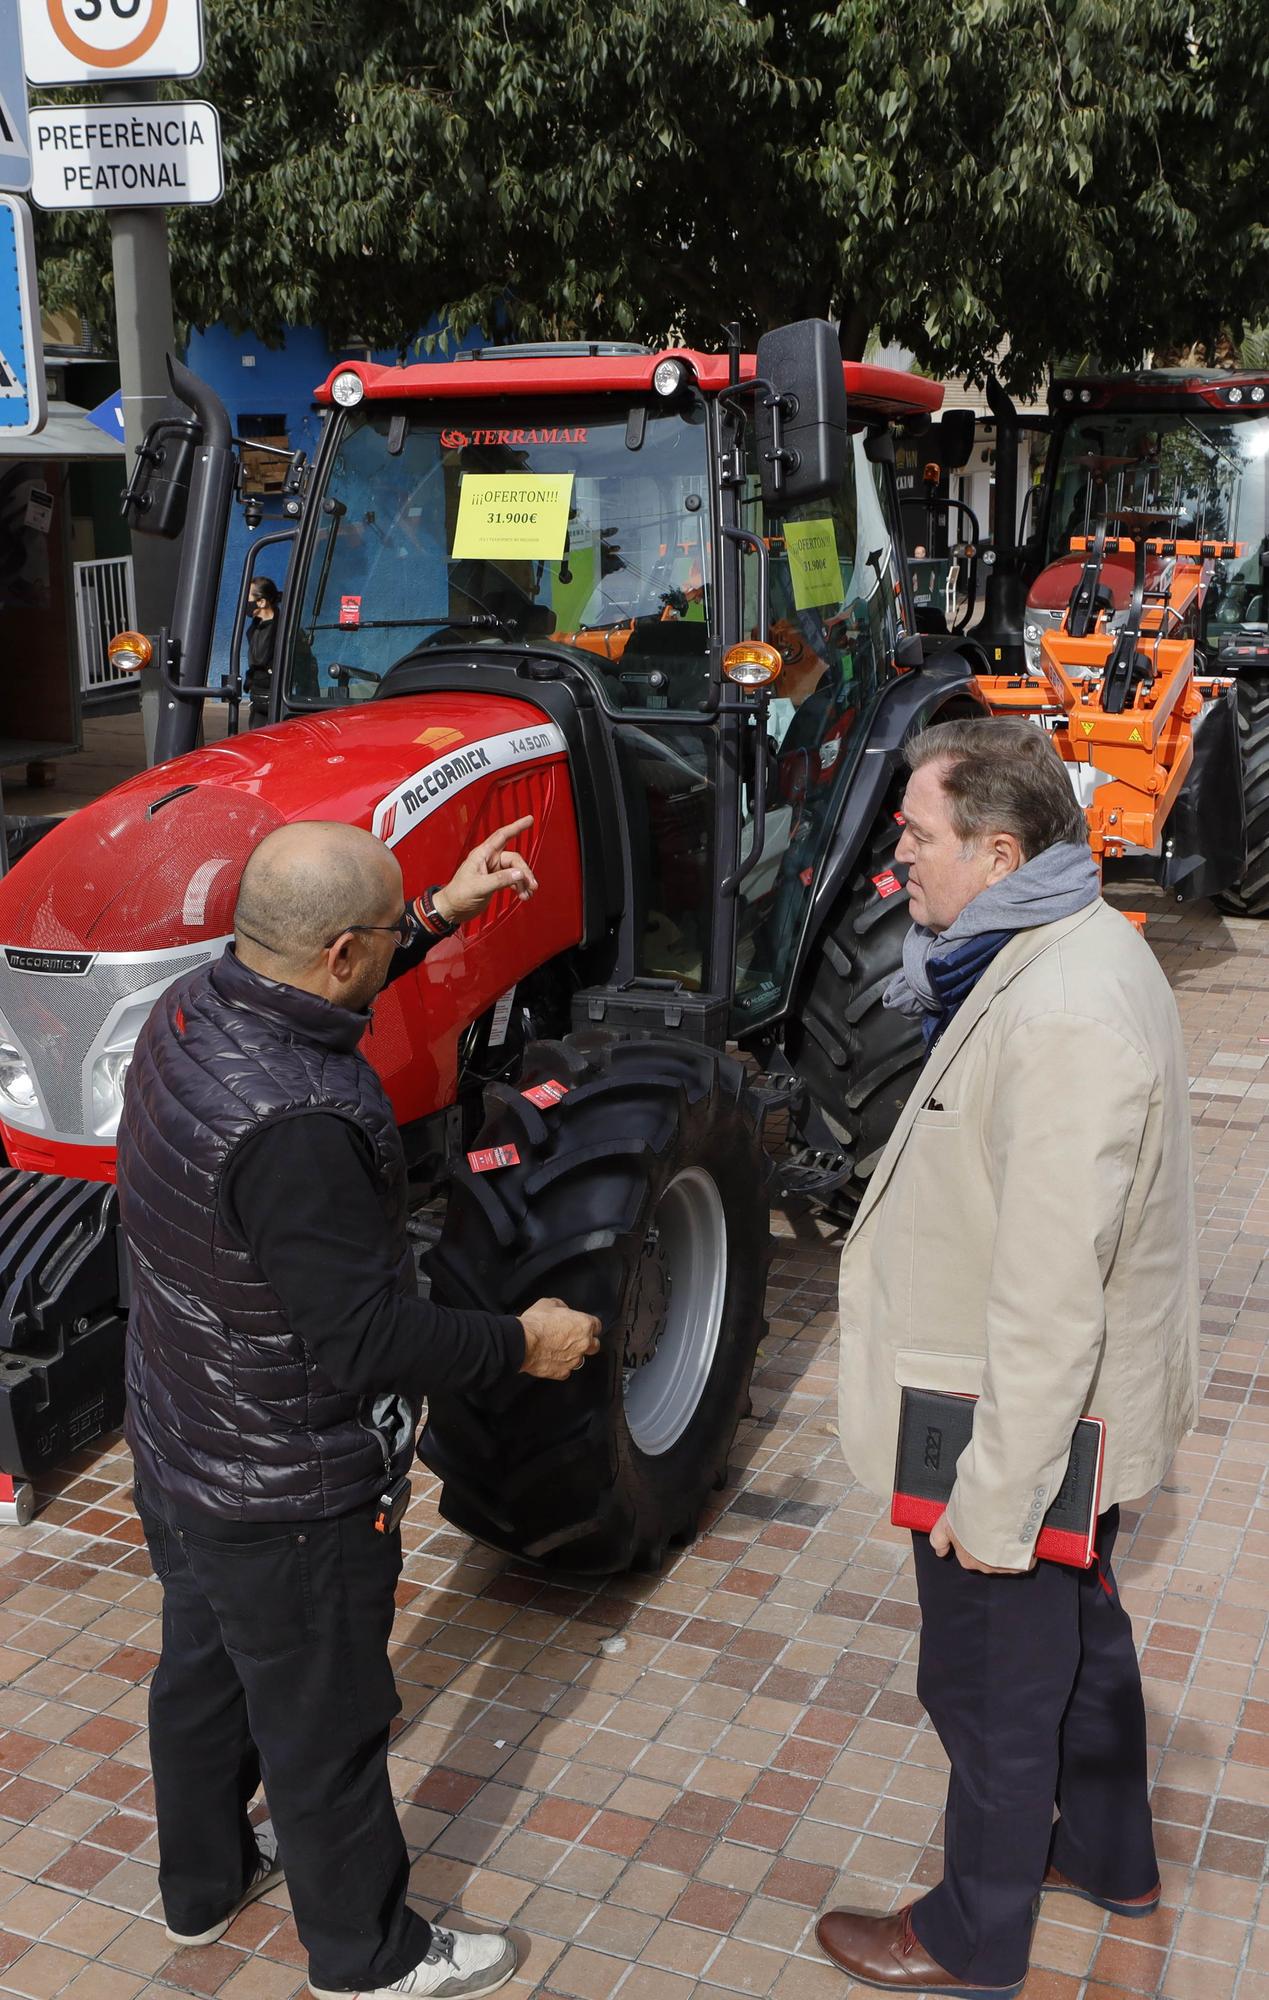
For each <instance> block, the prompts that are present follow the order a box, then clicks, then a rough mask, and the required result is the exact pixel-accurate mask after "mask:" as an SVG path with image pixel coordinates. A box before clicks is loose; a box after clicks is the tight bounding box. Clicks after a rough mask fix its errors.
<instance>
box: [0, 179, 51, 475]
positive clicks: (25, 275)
mask: <svg viewBox="0 0 1269 2000" xmlns="http://www.w3.org/2000/svg"><path fill="white" fill-rule="evenodd" d="M47 415H48V396H47V392H46V389H45V383H44V346H43V342H42V340H41V338H40V307H39V297H38V294H37V292H36V288H35V247H34V243H33V241H32V236H31V211H30V209H29V208H28V207H27V205H26V203H25V202H24V201H23V200H22V198H21V196H20V195H16V194H6V195H0V451H3V449H4V440H5V439H6V438H22V437H30V436H31V434H32V432H33V431H38V430H42V429H43V428H44V420H45V418H46V417H47Z"/></svg>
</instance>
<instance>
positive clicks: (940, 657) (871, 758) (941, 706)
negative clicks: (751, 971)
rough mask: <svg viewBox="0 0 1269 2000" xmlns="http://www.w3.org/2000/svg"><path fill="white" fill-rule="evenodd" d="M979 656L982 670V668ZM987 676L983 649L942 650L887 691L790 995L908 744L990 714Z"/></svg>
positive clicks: (815, 901) (964, 645) (963, 645)
mask: <svg viewBox="0 0 1269 2000" xmlns="http://www.w3.org/2000/svg"><path fill="white" fill-rule="evenodd" d="M979 656H981V662H982V663H981V664H980V660H979ZM986 671H987V667H986V656H985V655H983V654H982V649H981V647H979V646H977V645H975V644H973V643H972V642H967V641H965V640H963V639H962V640H958V641H957V642H956V643H955V644H950V645H949V644H948V643H947V642H946V641H944V642H943V643H941V644H939V645H937V646H936V648H935V650H934V651H933V653H932V654H931V655H930V656H929V657H928V658H927V659H926V662H925V665H924V666H923V667H922V668H921V669H920V670H919V671H918V672H917V673H913V674H905V675H903V676H902V677H901V678H900V679H898V680H894V681H892V682H891V683H890V685H889V687H888V688H886V689H885V691H884V693H883V695H882V697H881V700H880V701H879V702H878V704H877V706H876V709H875V710H874V712H873V714H872V716H871V718H870V720H869V724H868V729H867V740H866V742H865V743H864V746H863V748H862V750H861V751H860V753H859V761H858V764H857V765H856V769H855V773H854V777H853V779H852V781H851V783H850V784H849V785H848V786H847V787H846V790H845V794H844V797H843V800H842V810H841V816H840V818H839V819H838V822H837V826H836V828H835V829H834V832H833V837H832V840H831V841H830V843H829V848H828V853H827V854H826V856H825V858H824V865H823V867H822V868H821V869H820V875H819V880H818V882H817V883H816V886H815V893H814V895H813V897H812V898H811V913H810V918H809V920H808V922H807V926H806V930H805V932H804V933H803V937H802V945H801V950H800V952H799V956H798V963H797V966H796V968H795V971H794V977H793V982H792V986H791V988H790V990H791V991H793V992H796V991H797V985H798V980H799V979H800V977H801V974H802V971H803V969H804V966H805V963H806V960H807V958H808V957H809V956H810V954H811V952H812V951H813V950H814V948H815V944H816V941H817V939H818V937H819V935H820V932H821V931H822V930H823V927H824V924H825V922H826V920H827V918H828V914H829V912H830V910H832V908H833V906H834V904H835V903H836V901H837V898H838V896H839V895H840V894H841V892H842V890H843V888H844V887H845V886H846V884H847V882H848V881H849V880H850V877H851V875H852V873H853V872H854V869H855V866H856V864H857V862H858V858H859V855H860V853H861V852H862V850H863V848H864V845H865V843H866V842H867V840H868V838H869V836H870V834H871V832H872V829H873V827H874V825H875V824H876V821H877V819H878V816H879V815H880V814H881V813H882V811H884V809H885V805H886V800H887V797H888V795H889V794H890V791H891V788H892V786H893V784H894V780H895V777H896V775H897V773H898V772H899V771H900V770H901V769H902V765H903V746H904V744H905V742H906V741H907V739H908V737H909V736H911V735H913V734H914V732H915V731H916V730H918V729H923V728H925V727H926V725H927V724H929V723H931V722H947V721H950V720H951V719H952V718H953V717H954V716H964V715H972V714H977V713H978V712H979V711H980V710H983V709H985V704H984V702H983V698H982V696H981V695H980V694H979V692H978V681H977V675H978V674H979V673H983V672H986Z"/></svg>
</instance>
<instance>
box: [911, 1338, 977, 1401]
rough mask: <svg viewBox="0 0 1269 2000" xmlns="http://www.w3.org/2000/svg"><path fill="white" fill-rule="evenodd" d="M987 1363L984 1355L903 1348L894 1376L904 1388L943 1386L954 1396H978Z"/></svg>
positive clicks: (936, 1387)
mask: <svg viewBox="0 0 1269 2000" xmlns="http://www.w3.org/2000/svg"><path fill="white" fill-rule="evenodd" d="M985 1365H986V1356H985V1355H982V1354H949V1353H948V1352H947V1350H946V1349H939V1348H937V1347H901V1348H899V1349H898V1351H897V1353H896V1354H895V1357H894V1379H895V1381H896V1382H897V1383H898V1384H899V1387H900V1388H901V1389H943V1390H946V1391H947V1392H948V1393H949V1394H951V1395H961V1396H976V1395H977V1394H978V1392H979V1390H980V1389H981V1388H982V1386H983V1369H984V1367H985Z"/></svg>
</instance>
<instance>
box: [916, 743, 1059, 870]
mask: <svg viewBox="0 0 1269 2000" xmlns="http://www.w3.org/2000/svg"><path fill="white" fill-rule="evenodd" d="M904 756H905V758H906V760H907V765H908V769H909V770H910V771H919V770H920V769H921V767H922V766H923V765H925V764H935V763H937V764H939V765H941V766H942V769H941V770H940V772H939V779H940V782H941V784H942V786H943V790H944V792H945V793H946V794H947V799H948V808H949V811H950V813H951V820H952V825H953V827H954V828H955V829H956V832H957V833H958V834H959V835H960V837H961V839H962V840H973V839H975V838H977V837H978V836H979V835H981V834H984V833H1011V834H1013V836H1014V838H1015V839H1016V840H1017V842H1018V845H1019V847H1021V849H1022V853H1023V859H1024V860H1026V861H1030V860H1031V859H1032V858H1033V856H1035V855H1037V854H1043V852H1044V850H1045V848H1046V847H1056V846H1057V845H1058V844H1059V843H1060V842H1070V843H1071V844H1072V845H1076V846H1086V845H1087V843H1088V822H1087V820H1086V819H1085V817H1084V813H1083V810H1082V808H1081V806H1080V804H1079V802H1078V800H1077V799H1076V797H1075V794H1074V792H1073V791H1072V790H1071V782H1070V779H1069V778H1068V777H1067V775H1066V767H1065V765H1064V764H1063V762H1062V759H1061V757H1060V756H1059V755H1058V753H1057V751H1056V750H1055V749H1054V748H1053V745H1052V743H1051V742H1050V741H1049V736H1048V731H1047V730H1045V729H1044V728H1042V727H1041V726H1040V725H1039V724H1037V723H1034V722H1024V721H1023V720H1022V718H1021V717H1020V716H1008V715H1002V716H995V717H992V718H990V719H989V718H987V717H983V718H981V719H979V718H974V719H972V720H966V721H958V722H936V723H933V724H932V725H931V726H930V728H928V729H922V730H921V731H920V732H919V733H918V734H917V735H916V736H914V737H912V738H911V739H910V741H909V742H908V744H907V745H906V747H905V750H904Z"/></svg>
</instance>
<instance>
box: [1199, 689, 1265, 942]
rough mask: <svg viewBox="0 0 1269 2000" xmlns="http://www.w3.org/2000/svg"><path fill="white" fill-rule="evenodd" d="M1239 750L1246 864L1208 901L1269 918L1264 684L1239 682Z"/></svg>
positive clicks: (1241, 914) (1231, 911) (1231, 913)
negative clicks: (1239, 874) (1237, 878)
mask: <svg viewBox="0 0 1269 2000" xmlns="http://www.w3.org/2000/svg"><path fill="white" fill-rule="evenodd" d="M1238 748H1239V753H1240V756H1241V758H1242V766H1243V798H1244V801H1245V804H1246V811H1247V865H1246V867H1245V868H1244V870H1243V873H1242V878H1241V880H1240V881H1239V882H1237V883H1236V884H1235V886H1234V887H1233V888H1232V889H1223V890H1222V891H1221V893H1220V895H1219V896H1214V897H1213V898H1212V900H1213V902H1214V903H1215V904H1216V907H1217V909H1218V910H1224V912H1225V913H1226V915H1227V916H1231V917H1269V682H1267V681H1252V680H1246V681H1239V683H1238Z"/></svg>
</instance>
